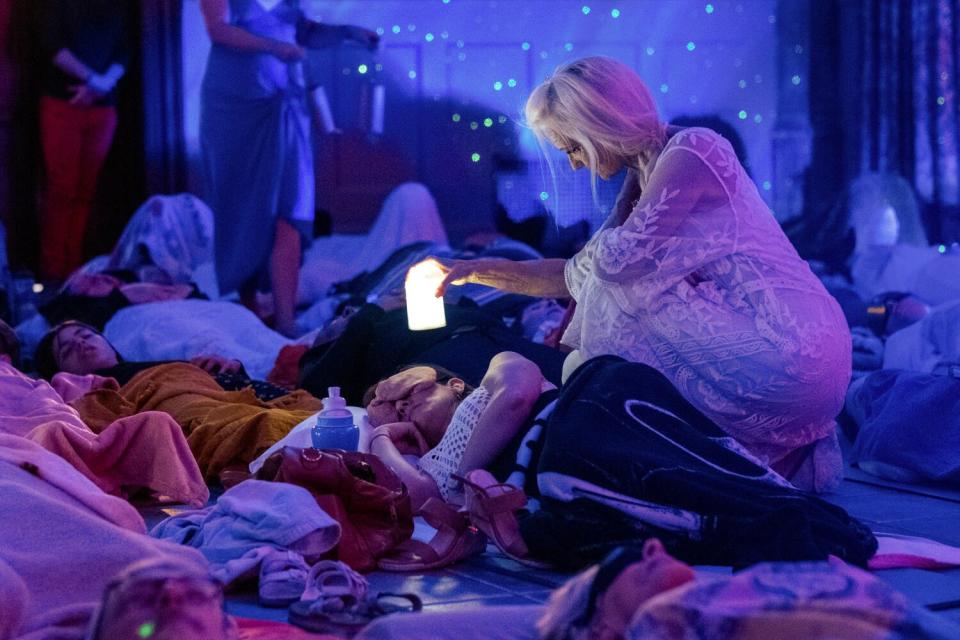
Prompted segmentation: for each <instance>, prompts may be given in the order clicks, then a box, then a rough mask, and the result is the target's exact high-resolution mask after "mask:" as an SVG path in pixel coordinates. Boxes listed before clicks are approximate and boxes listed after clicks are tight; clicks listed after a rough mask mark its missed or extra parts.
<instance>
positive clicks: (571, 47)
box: [563, 42, 573, 51]
mask: <svg viewBox="0 0 960 640" xmlns="http://www.w3.org/2000/svg"><path fill="white" fill-rule="evenodd" d="M563 48H564V49H566V50H567V51H573V43H572V42H568V43H567V44H565V45H563Z"/></svg>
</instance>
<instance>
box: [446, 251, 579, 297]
mask: <svg viewBox="0 0 960 640" xmlns="http://www.w3.org/2000/svg"><path fill="white" fill-rule="evenodd" d="M564 265H566V260H563V259H561V258H547V259H540V260H523V261H515V260H506V259H504V258H478V259H476V260H449V261H446V262H441V265H440V266H441V268H442V269H443V270H444V272H445V273H446V276H445V277H444V279H443V282H442V283H441V284H440V287H439V288H438V289H437V295H438V296H441V295H443V294H444V292H445V291H446V289H447V286H449V285H451V284H467V283H475V284H484V285H487V286H488V287H494V288H495V289H500V290H502V291H507V292H509V293H520V294H523V295H528V296H537V297H541V298H569V297H570V291H568V290H567V282H566V280H565V279H564V277H563V269H564Z"/></svg>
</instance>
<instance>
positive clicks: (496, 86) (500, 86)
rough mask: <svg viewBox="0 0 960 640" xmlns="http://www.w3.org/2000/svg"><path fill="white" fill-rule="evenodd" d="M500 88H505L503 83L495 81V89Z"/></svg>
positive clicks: (498, 89)
mask: <svg viewBox="0 0 960 640" xmlns="http://www.w3.org/2000/svg"><path fill="white" fill-rule="evenodd" d="M500 89H503V83H502V82H500V81H499V80H497V81H496V82H494V83H493V90H494V91H500Z"/></svg>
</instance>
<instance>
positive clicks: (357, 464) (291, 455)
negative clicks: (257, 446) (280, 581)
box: [256, 447, 413, 571]
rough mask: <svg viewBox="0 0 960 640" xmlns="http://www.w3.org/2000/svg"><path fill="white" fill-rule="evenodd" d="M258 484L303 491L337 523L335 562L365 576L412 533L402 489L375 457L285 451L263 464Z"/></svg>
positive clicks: (407, 501) (409, 509) (410, 515)
mask: <svg viewBox="0 0 960 640" xmlns="http://www.w3.org/2000/svg"><path fill="white" fill-rule="evenodd" d="M256 477H257V479H259V480H271V481H276V482H289V483H290V484H295V485H299V486H301V487H304V488H305V489H307V490H308V491H310V493H312V494H313V497H314V498H315V499H316V501H317V504H319V505H320V507H321V508H322V509H323V510H324V511H326V512H327V513H328V514H329V515H330V517H332V518H333V519H334V520H336V521H337V522H339V523H340V527H341V534H340V542H339V544H338V545H337V548H336V554H337V558H338V559H339V560H341V561H343V562H345V563H347V564H348V565H350V566H351V567H352V568H353V569H355V570H357V571H370V570H372V569H374V568H375V567H376V564H377V558H379V557H381V556H383V555H385V554H386V553H388V552H389V551H390V550H392V549H393V548H394V547H396V546H397V545H399V544H400V543H401V542H404V541H406V540H409V539H410V536H411V535H412V534H413V509H412V507H411V505H410V496H409V494H408V493H407V487H406V486H405V485H404V484H403V482H402V481H401V480H400V478H399V476H397V474H396V473H395V472H394V471H393V470H392V469H390V467H388V466H387V465H385V464H384V463H383V462H382V461H381V460H380V458H378V457H377V456H375V455H371V454H369V453H358V452H352V451H343V450H341V449H314V448H312V447H308V448H306V449H301V448H298V447H284V448H283V449H281V450H280V451H277V452H276V453H274V454H273V455H271V456H270V457H269V458H267V460H266V461H265V462H264V464H263V467H261V468H260V470H259V471H258V472H257V475H256Z"/></svg>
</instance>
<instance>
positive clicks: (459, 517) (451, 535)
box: [377, 498, 487, 571]
mask: <svg viewBox="0 0 960 640" xmlns="http://www.w3.org/2000/svg"><path fill="white" fill-rule="evenodd" d="M418 515H422V516H423V519H424V520H426V521H427V524H429V525H430V526H431V527H434V528H435V529H436V530H437V533H436V535H435V536H433V538H432V539H431V540H430V542H421V541H420V540H413V539H411V540H406V541H405V542H402V543H400V544H399V545H398V546H396V547H394V548H393V549H392V550H391V551H390V552H389V553H387V555H385V556H382V557H380V558H379V559H378V560H377V568H379V569H382V570H384V571H429V570H431V569H440V568H442V567H446V566H448V565H451V564H454V563H455V562H459V561H461V560H464V559H466V558H469V557H470V556H473V555H476V554H478V553H482V552H483V551H484V550H485V549H486V548H487V537H486V536H485V535H483V533H481V532H480V531H479V530H477V528H476V527H474V526H473V525H471V524H470V520H469V518H467V515H466V514H465V513H462V512H459V511H457V510H456V509H455V508H454V507H452V506H450V505H448V504H447V503H446V502H444V501H443V500H441V499H439V498H430V499H429V500H427V501H426V502H425V503H424V504H423V506H422V507H421V508H420V511H419V513H418Z"/></svg>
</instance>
